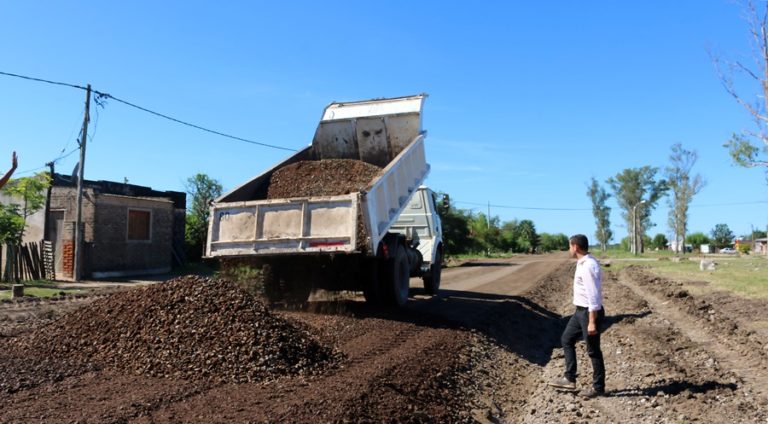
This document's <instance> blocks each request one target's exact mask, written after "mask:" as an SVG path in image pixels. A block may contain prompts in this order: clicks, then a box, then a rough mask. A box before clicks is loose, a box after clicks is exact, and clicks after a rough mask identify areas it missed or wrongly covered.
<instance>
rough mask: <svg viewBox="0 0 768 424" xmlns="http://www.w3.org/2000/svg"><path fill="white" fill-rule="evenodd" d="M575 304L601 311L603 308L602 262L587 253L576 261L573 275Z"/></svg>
mask: <svg viewBox="0 0 768 424" xmlns="http://www.w3.org/2000/svg"><path fill="white" fill-rule="evenodd" d="M573 304H574V305H576V306H581V307H584V308H587V309H589V310H590V311H599V310H601V309H602V308H603V273H602V271H601V270H600V263H598V262H597V259H595V257H594V256H592V255H591V254H589V253H587V254H586V255H584V256H583V257H582V258H581V259H579V260H578V261H576V273H575V274H574V276H573Z"/></svg>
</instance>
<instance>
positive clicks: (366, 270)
mask: <svg viewBox="0 0 768 424" xmlns="http://www.w3.org/2000/svg"><path fill="white" fill-rule="evenodd" d="M377 265H378V263H377V262H376V261H375V260H372V261H368V262H366V263H365V264H364V265H363V270H362V272H361V277H362V278H363V296H365V301H366V302H368V303H370V304H372V305H378V304H380V303H381V301H382V298H381V297H382V296H381V295H382V293H381V285H380V284H381V281H383V278H379V274H380V271H379V267H378V266H377Z"/></svg>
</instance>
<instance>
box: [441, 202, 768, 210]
mask: <svg viewBox="0 0 768 424" xmlns="http://www.w3.org/2000/svg"><path fill="white" fill-rule="evenodd" d="M451 203H460V204H464V205H472V206H488V203H479V202H465V201H463V200H453V199H451ZM765 203H768V200H757V201H754V202H732V203H708V204H702V205H691V206H690V207H692V208H706V207H716V206H741V205H760V204H765ZM490 207H492V208H497V209H522V210H534V211H571V212H573V211H591V210H592V209H591V208H545V207H534V206H510V205H494V204H493V203H491V204H490Z"/></svg>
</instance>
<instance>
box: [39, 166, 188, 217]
mask: <svg viewBox="0 0 768 424" xmlns="http://www.w3.org/2000/svg"><path fill="white" fill-rule="evenodd" d="M52 185H53V186H54V187H77V178H73V177H72V176H69V175H63V174H58V173H56V174H53V181H52ZM83 187H85V188H90V189H92V190H94V191H96V192H98V193H103V194H114V195H118V196H131V197H146V198H157V197H162V198H166V199H170V200H171V201H172V202H173V207H174V208H177V209H184V208H186V207H187V193H183V192H179V191H170V190H166V191H160V190H153V189H152V188H151V187H145V186H140V185H136V184H126V183H118V182H115V181H104V180H99V181H93V180H87V179H86V180H83Z"/></svg>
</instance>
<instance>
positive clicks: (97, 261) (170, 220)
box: [46, 174, 186, 279]
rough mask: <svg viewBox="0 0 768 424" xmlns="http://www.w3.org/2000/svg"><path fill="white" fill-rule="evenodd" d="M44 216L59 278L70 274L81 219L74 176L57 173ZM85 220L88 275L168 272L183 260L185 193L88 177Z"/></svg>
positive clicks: (84, 267)
mask: <svg viewBox="0 0 768 424" xmlns="http://www.w3.org/2000/svg"><path fill="white" fill-rule="evenodd" d="M46 218H47V219H46V220H47V221H48V225H47V226H46V227H47V230H46V239H47V240H51V241H52V242H54V246H55V248H54V249H55V252H56V254H55V261H56V264H55V268H56V275H57V278H58V277H62V278H65V279H66V278H72V277H73V269H74V238H75V231H74V230H75V221H76V219H77V183H76V182H75V181H74V180H73V179H70V178H69V177H67V176H64V175H60V174H54V178H53V181H52V187H51V200H50V206H49V208H48V210H47V212H46ZM82 222H83V247H82V252H83V254H82V263H81V264H82V268H81V269H82V273H81V275H82V276H83V277H84V278H108V277H124V276H131V275H141V274H145V275H146V274H158V273H164V272H168V271H170V270H171V268H172V267H173V265H174V264H180V263H181V262H182V261H183V255H184V227H185V222H186V193H181V192H176V191H157V190H153V189H151V188H149V187H143V186H138V185H134V184H123V183H116V182H110V181H89V180H85V181H84V184H83V211H82Z"/></svg>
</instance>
